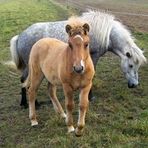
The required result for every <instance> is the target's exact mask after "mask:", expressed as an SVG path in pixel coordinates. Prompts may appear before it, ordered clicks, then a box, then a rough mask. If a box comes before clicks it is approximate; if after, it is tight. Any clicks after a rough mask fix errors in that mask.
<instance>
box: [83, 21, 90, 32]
mask: <svg viewBox="0 0 148 148" xmlns="http://www.w3.org/2000/svg"><path fill="white" fill-rule="evenodd" d="M83 28H84V31H85V33H87V32H89V29H90V28H89V25H88V24H87V23H85V24H84V25H83Z"/></svg>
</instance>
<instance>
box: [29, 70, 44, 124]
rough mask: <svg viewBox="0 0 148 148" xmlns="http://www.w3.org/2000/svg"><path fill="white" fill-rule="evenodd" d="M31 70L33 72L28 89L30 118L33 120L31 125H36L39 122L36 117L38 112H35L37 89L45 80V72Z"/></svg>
mask: <svg viewBox="0 0 148 148" xmlns="http://www.w3.org/2000/svg"><path fill="white" fill-rule="evenodd" d="M31 72H32V73H31V77H30V87H29V90H28V95H29V118H30V120H31V125H32V126H34V125H37V124H38V122H37V119H36V113H35V97H36V93H37V89H38V87H39V85H40V84H41V82H42V80H43V73H42V72H41V71H38V72H36V73H33V71H31Z"/></svg>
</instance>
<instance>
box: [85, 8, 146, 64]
mask: <svg viewBox="0 0 148 148" xmlns="http://www.w3.org/2000/svg"><path fill="white" fill-rule="evenodd" d="M82 18H83V19H85V20H87V21H89V24H91V25H90V26H91V31H92V33H93V34H94V35H95V37H96V39H97V40H98V42H99V44H100V47H101V48H106V49H107V48H108V46H109V41H110V40H109V38H110V33H111V30H112V28H113V27H115V28H118V32H119V34H121V35H124V39H125V40H126V41H128V42H127V44H128V45H129V47H132V48H128V47H127V49H126V47H125V50H127V51H128V52H130V53H131V54H132V58H133V60H134V62H137V61H138V63H139V64H142V63H144V62H146V58H145V56H144V55H143V51H142V50H141V49H139V48H138V47H137V45H136V44H135V43H134V37H133V36H132V35H131V33H130V31H129V30H128V29H127V28H126V27H125V26H124V25H123V24H122V23H120V22H119V21H116V20H115V17H114V16H113V15H111V14H108V13H106V12H100V11H92V10H90V11H88V12H84V13H83V14H82ZM127 51H125V52H127Z"/></svg>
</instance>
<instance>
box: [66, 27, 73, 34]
mask: <svg viewBox="0 0 148 148" xmlns="http://www.w3.org/2000/svg"><path fill="white" fill-rule="evenodd" d="M71 29H72V27H71V26H70V25H66V27H65V30H66V32H67V33H68V34H69V32H70V30H71Z"/></svg>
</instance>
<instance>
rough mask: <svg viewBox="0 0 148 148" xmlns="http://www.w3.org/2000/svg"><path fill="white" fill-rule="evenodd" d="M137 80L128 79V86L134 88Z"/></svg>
mask: <svg viewBox="0 0 148 148" xmlns="http://www.w3.org/2000/svg"><path fill="white" fill-rule="evenodd" d="M138 84H139V83H138V81H137V82H136V83H134V82H132V81H128V88H135V87H137V85H138Z"/></svg>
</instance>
